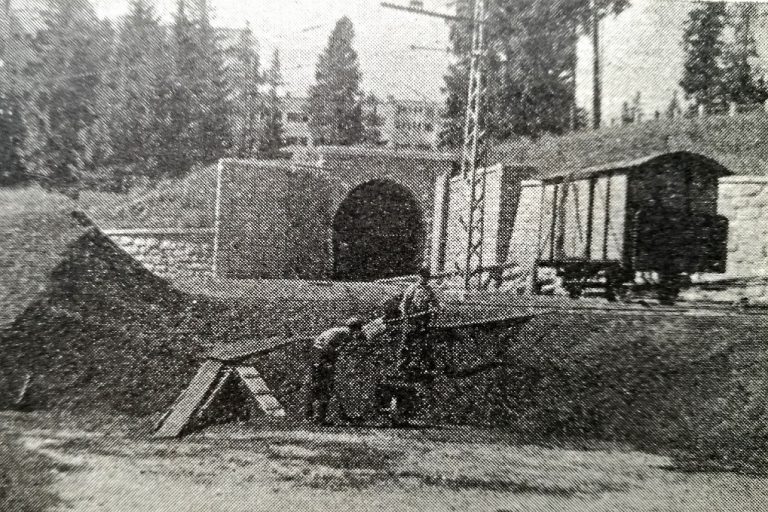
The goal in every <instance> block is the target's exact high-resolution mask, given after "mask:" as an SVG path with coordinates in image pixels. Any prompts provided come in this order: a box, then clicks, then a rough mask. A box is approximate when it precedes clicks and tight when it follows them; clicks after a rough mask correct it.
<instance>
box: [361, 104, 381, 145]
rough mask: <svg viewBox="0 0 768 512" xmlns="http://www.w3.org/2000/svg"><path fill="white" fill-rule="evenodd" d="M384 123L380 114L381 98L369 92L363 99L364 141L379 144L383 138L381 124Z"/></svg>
mask: <svg viewBox="0 0 768 512" xmlns="http://www.w3.org/2000/svg"><path fill="white" fill-rule="evenodd" d="M383 124H384V122H383V120H382V118H381V116H380V115H379V99H378V98H377V97H376V96H375V95H374V94H373V93H371V94H368V95H367V96H366V97H365V100H364V101H363V126H364V132H363V142H364V143H366V144H369V145H374V146H379V145H381V144H382V140H381V126H382V125H383Z"/></svg>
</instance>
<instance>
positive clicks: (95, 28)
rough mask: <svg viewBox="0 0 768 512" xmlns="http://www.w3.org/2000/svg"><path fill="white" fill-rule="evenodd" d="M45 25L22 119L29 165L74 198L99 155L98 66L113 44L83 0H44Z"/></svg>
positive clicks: (38, 38)
mask: <svg viewBox="0 0 768 512" xmlns="http://www.w3.org/2000/svg"><path fill="white" fill-rule="evenodd" d="M43 22H44V27H43V29H42V30H41V31H40V32H39V33H38V35H37V37H36V40H35V50H36V53H37V58H38V65H37V66H36V72H35V74H34V77H33V80H34V88H33V90H32V91H31V92H30V96H31V101H30V102H29V103H30V106H29V108H28V115H26V116H25V119H26V128H27V133H28V134H29V138H28V141H27V143H28V144H27V147H28V149H30V150H31V151H27V153H28V155H29V165H30V166H31V167H32V172H34V173H35V174H37V175H43V176H45V178H44V183H45V184H46V185H47V186H50V187H52V188H55V189H58V190H61V191H63V192H66V193H69V194H71V195H72V196H75V197H76V196H77V195H78V191H79V189H80V188H81V183H80V181H81V180H82V178H83V177H84V176H85V174H87V173H89V172H93V171H94V166H95V165H96V162H94V161H93V160H92V159H90V158H88V157H89V156H90V155H96V154H97V153H98V152H94V151H92V149H93V148H92V144H93V143H94V140H91V139H90V136H91V135H92V134H93V133H92V130H91V129H92V127H93V124H94V123H95V122H96V120H97V119H98V112H97V108H96V98H97V89H98V85H99V81H100V64H101V63H103V62H104V59H103V57H104V51H105V49H107V50H108V49H109V48H110V44H111V42H110V41H109V40H107V39H106V38H105V31H104V26H103V25H102V24H100V23H99V22H98V20H97V19H96V16H95V13H94V11H93V8H92V7H91V6H90V4H89V3H88V2H87V1H86V0H48V4H47V10H46V11H45V12H44V13H43ZM32 124H34V125H35V126H34V129H30V125H32ZM99 140H101V139H99Z"/></svg>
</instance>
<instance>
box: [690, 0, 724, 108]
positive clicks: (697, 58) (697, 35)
mask: <svg viewBox="0 0 768 512" xmlns="http://www.w3.org/2000/svg"><path fill="white" fill-rule="evenodd" d="M725 21H726V9H725V3H724V2H707V3H706V4H701V5H700V6H699V7H697V8H695V9H693V10H692V11H691V12H690V13H689V15H688V20H687V21H686V24H685V31H684V34H683V48H684V50H685V64H684V70H683V78H682V80H681V81H680V86H681V87H682V88H683V91H685V95H686V98H688V99H692V100H693V101H694V103H695V106H696V107H697V108H699V109H701V110H703V111H704V112H716V111H719V110H721V109H722V107H723V103H724V100H725V97H724V92H725V90H724V89H725V88H724V80H723V74H724V73H723V63H722V57H723V46H724V43H723V29H724V27H725Z"/></svg>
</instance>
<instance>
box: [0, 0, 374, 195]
mask: <svg viewBox="0 0 768 512" xmlns="http://www.w3.org/2000/svg"><path fill="white" fill-rule="evenodd" d="M206 6H207V2H189V3H188V2H186V1H185V0H178V2H177V5H176V9H175V13H174V15H173V19H172V21H171V23H170V24H169V25H164V24H162V23H161V22H160V20H159V17H158V16H157V14H156V13H155V11H154V9H153V7H152V5H151V2H148V1H147V0H131V2H130V8H129V12H128V14H127V15H126V16H125V17H124V18H123V19H121V20H120V22H119V23H113V22H111V21H109V20H101V19H99V18H98V17H97V16H96V14H95V11H94V9H93V6H92V5H91V4H90V3H89V1H88V0H47V3H46V8H45V10H44V11H42V12H41V13H40V14H41V20H42V25H41V26H40V27H39V28H38V29H37V30H35V31H34V33H31V34H24V33H23V31H21V30H11V35H10V37H5V38H3V40H2V43H3V48H2V56H3V61H4V66H2V67H0V71H1V72H2V75H0V87H1V88H0V185H6V186H7V185H15V184H20V183H26V182H29V181H36V182H39V183H41V184H42V185H44V186H46V187H49V188H52V189H56V190H59V191H62V192H65V193H68V194H70V195H73V196H76V195H77V194H78V192H79V191H80V190H82V189H86V188H93V189H106V190H110V191H117V192H124V191H126V190H128V189H129V188H130V187H131V186H133V185H135V184H136V183H144V184H147V183H148V184H150V185H151V184H152V183H156V182H158V181H160V180H162V179H166V178H174V177H180V176H184V175H185V174H187V173H188V172H189V171H190V170H191V169H192V167H193V166H194V165H196V164H205V163H207V162H213V161H215V160H217V159H219V158H221V157H225V156H233V157H240V158H277V157H281V156H283V155H282V153H281V149H282V147H283V146H284V128H283V124H282V112H281V110H280V97H279V93H278V89H279V86H280V85H281V84H282V76H281V69H280V67H281V66H280V56H279V53H278V52H277V51H275V53H274V55H273V56H272V59H271V62H270V64H269V66H268V67H266V69H262V65H261V62H260V57H259V54H258V52H257V45H256V38H255V36H254V34H253V33H252V32H251V30H250V29H249V28H246V29H244V30H241V31H238V32H237V34H236V37H233V34H234V33H233V32H230V33H229V39H230V40H229V41H227V43H228V44H224V42H223V41H222V32H221V31H218V30H216V29H215V28H214V27H213V26H212V24H211V21H210V13H209V12H207V7H206ZM5 23H6V25H8V26H10V28H13V26H12V21H11V20H8V19H6V20H5ZM226 35H227V34H225V36H226ZM353 37H354V30H353V28H352V24H351V22H350V21H349V20H348V19H347V18H343V19H341V20H339V22H338V23H337V26H336V28H335V29H334V31H333V33H332V34H331V37H330V38H329V44H328V47H327V48H326V50H325V52H324V53H323V55H321V56H320V59H319V61H318V65H317V73H316V76H317V83H316V84H315V85H314V86H313V87H312V89H311V91H310V107H309V112H308V114H309V116H310V121H311V122H310V125H311V129H312V132H313V134H314V136H315V138H316V139H317V140H318V141H320V142H322V143H326V144H352V143H359V142H375V141H378V138H379V135H378V128H377V126H378V124H380V122H379V120H378V119H377V117H376V115H375V108H373V109H366V108H365V106H366V105H369V104H370V102H371V101H372V100H373V101H375V98H372V97H370V96H368V97H366V96H365V95H363V94H362V92H361V91H360V78H361V77H360V71H359V63H358V60H357V54H356V53H355V52H354V49H353V48H352V39H353ZM233 39H234V40H233ZM371 112H373V113H371Z"/></svg>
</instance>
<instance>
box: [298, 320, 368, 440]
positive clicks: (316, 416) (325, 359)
mask: <svg viewBox="0 0 768 512" xmlns="http://www.w3.org/2000/svg"><path fill="white" fill-rule="evenodd" d="M344 324H345V326H344V327H333V328H331V329H328V330H327V331H325V332H323V333H322V334H321V335H320V336H318V337H317V338H316V339H315V341H314V343H313V344H312V348H311V349H310V350H311V354H310V364H311V366H310V369H309V375H307V378H306V380H305V386H306V390H307V401H306V404H305V407H304V415H305V417H306V418H307V419H308V420H310V421H313V422H314V423H315V424H318V425H328V424H329V423H328V421H327V415H328V405H329V403H330V401H331V397H332V396H333V387H334V380H335V377H336V360H337V359H338V357H339V351H340V350H341V349H342V347H344V346H353V345H355V344H358V343H359V342H360V341H361V339H362V338H363V337H364V334H363V330H362V328H363V324H365V321H364V320H363V319H362V318H360V317H357V316H355V317H352V318H349V319H347V321H346V322H344Z"/></svg>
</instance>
